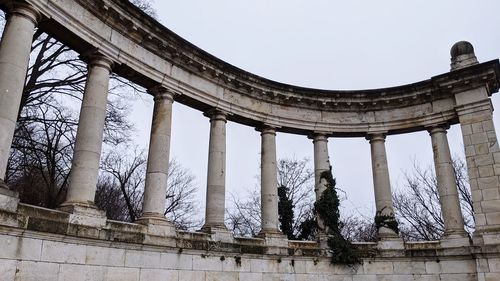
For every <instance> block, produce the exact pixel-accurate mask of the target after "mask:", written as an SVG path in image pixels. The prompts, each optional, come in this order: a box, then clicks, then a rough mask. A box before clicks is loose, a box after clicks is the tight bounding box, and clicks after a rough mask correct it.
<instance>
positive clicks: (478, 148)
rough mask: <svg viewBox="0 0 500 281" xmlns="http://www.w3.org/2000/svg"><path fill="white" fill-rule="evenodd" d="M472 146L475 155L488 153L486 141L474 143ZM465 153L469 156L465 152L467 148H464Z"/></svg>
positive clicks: (488, 148)
mask: <svg viewBox="0 0 500 281" xmlns="http://www.w3.org/2000/svg"><path fill="white" fill-rule="evenodd" d="M471 146H472V145H471ZM472 147H474V154H475V155H483V154H488V153H490V146H489V144H488V143H480V144H476V145H474V146H472ZM474 154H471V155H474ZM465 155H466V156H469V155H468V154H467V150H466V154H465Z"/></svg>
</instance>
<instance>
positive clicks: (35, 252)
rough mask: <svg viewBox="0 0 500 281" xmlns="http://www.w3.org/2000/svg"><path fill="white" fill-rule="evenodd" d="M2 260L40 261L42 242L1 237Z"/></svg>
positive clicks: (7, 236)
mask: <svg viewBox="0 0 500 281" xmlns="http://www.w3.org/2000/svg"><path fill="white" fill-rule="evenodd" d="M0 249H1V250H0V258H4V259H19V260H33V261H39V260H40V256H41V252H42V240H38V239H30V238H23V237H17V236H9V235H0Z"/></svg>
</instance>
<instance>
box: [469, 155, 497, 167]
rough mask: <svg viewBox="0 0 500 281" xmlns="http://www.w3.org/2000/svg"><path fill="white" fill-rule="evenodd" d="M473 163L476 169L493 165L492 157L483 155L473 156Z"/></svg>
mask: <svg viewBox="0 0 500 281" xmlns="http://www.w3.org/2000/svg"><path fill="white" fill-rule="evenodd" d="M474 162H475V164H476V166H477V167H480V166H486V165H493V164H494V162H493V155H491V154H484V155H476V156H474Z"/></svg>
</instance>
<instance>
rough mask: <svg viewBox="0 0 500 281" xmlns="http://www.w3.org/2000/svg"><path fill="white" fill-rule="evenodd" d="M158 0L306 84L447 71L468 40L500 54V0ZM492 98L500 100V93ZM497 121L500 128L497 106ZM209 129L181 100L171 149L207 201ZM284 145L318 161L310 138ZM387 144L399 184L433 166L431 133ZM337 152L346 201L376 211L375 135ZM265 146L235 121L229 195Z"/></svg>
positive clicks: (180, 25) (224, 44)
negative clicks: (414, 169)
mask: <svg viewBox="0 0 500 281" xmlns="http://www.w3.org/2000/svg"><path fill="white" fill-rule="evenodd" d="M155 7H156V9H157V12H158V16H159V20H160V21H161V22H162V23H163V24H164V25H165V26H167V27H168V28H170V29H171V30H173V31H174V32H176V33H177V34H179V35H180V36H182V37H184V38H185V39H187V40H188V41H190V42H192V43H194V44H195V45H197V46H199V47H201V48H202V49H204V50H206V51H208V52H210V53H211V54H213V55H215V56H217V57H219V58H221V59H223V60H225V61H226V62H229V63H231V64H234V65H236V66H238V67H240V68H242V69H245V70H247V71H250V72H252V73H255V74H258V75H261V76H264V77H266V78H269V79H273V80H277V81H280V82H285V83H290V84H295V85H301V86H307V87H316V88H327V89H364V88H378V87H388V86H395V85H400V84H405V83H411V82H416V81H420V80H424V79H428V78H430V77H431V76H433V75H437V74H441V73H444V72H447V71H449V64H450V60H449V50H450V48H451V46H452V45H453V44H454V43H455V42H457V41H460V40H467V41H470V42H471V43H472V44H473V45H474V47H475V50H476V56H477V57H478V59H479V61H480V62H485V61H488V60H492V59H496V58H498V57H500V17H499V16H498V11H500V1H498V0H477V1H465V0H433V1H431V0H421V1H403V0H383V1H360V0H354V1H333V0H329V1H327V0H308V1H305V0H272V1H269V0H252V1H243V0H211V1H206V0H183V1H170V0H169V1H161V0H156V3H155ZM493 103H494V106H496V107H500V98H498V97H496V96H494V98H493ZM151 112H152V103H151V102H139V103H138V104H137V105H136V106H135V114H134V116H135V120H134V121H135V122H136V123H137V124H138V125H139V127H140V130H139V131H138V133H137V134H138V138H139V139H140V140H141V142H143V143H145V142H147V139H148V135H149V127H150V120H151ZM495 122H496V125H497V128H499V127H498V124H500V123H499V122H500V116H499V113H498V112H495ZM208 129H209V125H208V119H207V118H205V117H203V116H202V114H201V113H200V112H197V111H195V110H192V109H189V108H187V107H185V106H182V105H179V104H175V106H174V115H173V133H172V150H171V156H172V157H174V158H176V159H178V160H179V162H180V163H182V165H184V166H185V167H187V168H189V169H190V170H191V171H192V172H193V173H194V174H195V176H196V178H197V183H198V185H199V188H200V200H201V203H203V204H204V200H205V199H204V198H205V195H204V193H205V181H206V165H207V150H208ZM448 135H449V140H450V143H451V147H452V153H454V154H460V155H463V151H462V146H461V143H462V140H461V135H460V129H459V128H458V127H457V126H454V127H453V128H452V129H451V130H450V132H449V134H448ZM277 147H278V156H279V157H284V156H292V155H295V156H296V157H297V158H302V157H309V158H310V159H312V151H313V147H312V143H311V141H310V140H308V139H307V138H306V137H304V136H294V135H287V134H278V138H277ZM386 147H387V151H388V162H389V168H390V172H391V180H392V184H393V185H394V186H397V185H398V184H401V181H402V172H403V171H405V170H408V169H410V168H411V162H412V159H417V160H418V161H419V162H421V163H422V164H423V165H430V164H431V163H432V150H431V144H430V138H429V137H428V134H427V133H426V132H421V133H415V134H408V135H401V136H390V137H388V139H387V144H386ZM329 149H330V159H331V162H332V165H333V171H334V174H335V176H336V177H337V180H338V186H339V187H341V188H343V189H344V190H345V191H346V192H347V196H348V199H349V200H348V202H345V203H344V207H345V208H346V209H347V210H354V209H359V210H360V211H361V212H362V213H363V214H367V215H371V214H372V212H373V204H374V202H373V188H372V178H371V166H370V165H371V162H370V150H369V144H368V142H367V141H366V140H364V139H360V138H358V139H338V138H331V139H330V142H329ZM259 151H260V136H259V133H258V132H256V131H255V130H254V129H253V128H249V127H245V126H242V125H238V124H235V123H228V127H227V191H228V192H233V193H235V192H238V193H239V194H241V192H239V191H241V190H242V189H244V188H253V187H254V186H255V185H256V184H257V181H256V179H255V176H256V175H257V174H258V173H259V167H258V165H259V157H260V156H259ZM203 204H202V205H203ZM201 210H203V209H201ZM201 213H203V212H201Z"/></svg>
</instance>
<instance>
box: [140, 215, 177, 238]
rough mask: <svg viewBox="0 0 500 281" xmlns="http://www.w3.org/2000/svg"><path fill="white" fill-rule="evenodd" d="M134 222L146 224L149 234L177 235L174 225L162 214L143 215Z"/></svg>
mask: <svg viewBox="0 0 500 281" xmlns="http://www.w3.org/2000/svg"><path fill="white" fill-rule="evenodd" d="M136 223H138V224H142V225H145V226H147V232H148V234H151V235H156V236H163V237H175V236H177V232H176V230H175V225H174V224H173V223H171V222H169V221H168V220H167V219H166V218H165V217H162V216H161V217H160V216H149V215H143V216H142V217H140V218H139V219H138V220H137V221H136Z"/></svg>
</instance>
